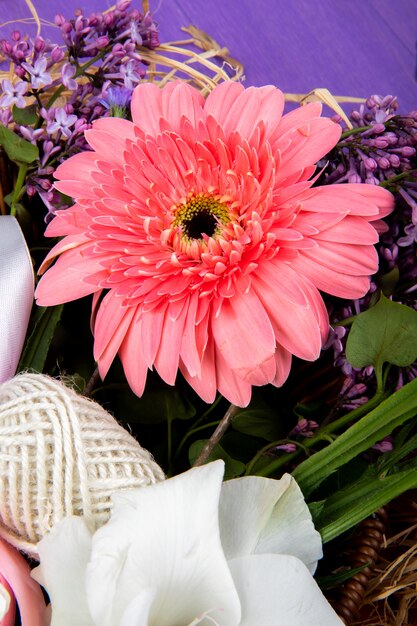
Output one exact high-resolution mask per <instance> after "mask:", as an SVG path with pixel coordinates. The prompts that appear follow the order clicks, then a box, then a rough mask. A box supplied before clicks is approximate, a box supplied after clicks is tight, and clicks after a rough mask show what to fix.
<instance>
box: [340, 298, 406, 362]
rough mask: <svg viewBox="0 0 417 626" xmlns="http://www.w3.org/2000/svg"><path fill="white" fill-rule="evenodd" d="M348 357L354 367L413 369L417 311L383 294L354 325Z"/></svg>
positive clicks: (350, 334) (358, 317)
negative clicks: (409, 367)
mask: <svg viewBox="0 0 417 626" xmlns="http://www.w3.org/2000/svg"><path fill="white" fill-rule="evenodd" d="M346 357H347V359H348V361H349V363H350V364H351V365H352V366H353V367H366V366H367V365H373V366H374V367H375V369H378V368H380V367H382V364H383V363H392V364H393V365H398V366H399V367H405V366H407V365H410V364H411V363H413V361H414V360H415V359H416V357H417V311H414V310H413V309H411V308H409V307H407V306H405V305H404V304H399V303H398V302H392V301H391V300H388V299H387V298H386V297H385V296H384V295H383V294H381V297H380V299H379V301H378V302H377V304H376V305H375V306H373V307H372V308H371V309H369V310H368V311H365V312H364V313H361V314H360V315H358V316H357V317H356V319H355V321H354V322H353V324H352V328H351V330H350V333H349V337H348V340H347V345H346Z"/></svg>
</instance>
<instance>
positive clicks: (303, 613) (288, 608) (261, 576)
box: [229, 554, 343, 626]
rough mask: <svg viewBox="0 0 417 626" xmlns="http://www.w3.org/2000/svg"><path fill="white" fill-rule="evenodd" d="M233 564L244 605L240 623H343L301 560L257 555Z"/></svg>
mask: <svg viewBox="0 0 417 626" xmlns="http://www.w3.org/2000/svg"><path fill="white" fill-rule="evenodd" d="M229 566H230V571H231V572H232V575H233V578H234V581H235V584H236V588H237V590H238V593H239V597H240V602H241V606H242V621H241V622H240V626H259V625H260V624H262V626H277V624H279V626H343V622H342V621H341V620H340V619H339V618H338V616H337V615H336V613H335V612H334V611H333V609H332V608H331V606H330V604H329V603H328V602H327V600H326V598H325V597H324V596H323V594H322V592H321V591H320V589H319V587H318V585H317V583H316V582H315V580H314V578H313V577H312V576H311V574H310V572H309V571H308V569H307V568H306V566H305V565H304V563H302V562H301V561H300V560H299V559H297V558H295V557H293V556H282V555H276V554H256V555H251V556H244V557H240V558H238V559H233V560H232V561H230V562H229Z"/></svg>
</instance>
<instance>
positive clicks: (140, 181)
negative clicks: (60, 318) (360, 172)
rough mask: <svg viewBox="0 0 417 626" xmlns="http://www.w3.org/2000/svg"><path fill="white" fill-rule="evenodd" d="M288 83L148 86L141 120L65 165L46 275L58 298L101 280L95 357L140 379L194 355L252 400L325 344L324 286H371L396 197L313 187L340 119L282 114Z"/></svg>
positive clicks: (186, 363)
mask: <svg viewBox="0 0 417 626" xmlns="http://www.w3.org/2000/svg"><path fill="white" fill-rule="evenodd" d="M283 105H284V97H283V94H282V93H281V91H279V90H278V89H276V88H275V87H272V86H268V87H262V88H259V89H257V88H253V87H251V88H249V89H244V87H243V86H242V85H239V84H236V83H233V82H225V83H223V84H221V85H219V86H218V87H216V88H215V89H214V90H213V91H212V93H211V94H210V95H209V96H208V98H207V99H206V100H204V98H203V97H202V96H201V95H200V93H199V92H198V91H197V90H195V89H193V88H192V87H190V86H188V85H186V84H183V83H178V82H176V83H171V84H168V85H166V86H165V87H164V88H163V89H160V88H158V87H157V86H156V85H153V84H142V85H139V86H138V87H137V88H136V89H135V91H134V93H133V98H132V118H133V122H130V121H127V120H123V119H116V118H115V119H112V118H105V119H102V120H99V121H97V122H95V123H94V126H93V129H91V130H88V131H87V132H86V138H87V141H88V143H89V144H90V146H91V148H92V152H83V153H81V154H77V155H76V156H73V157H72V158H70V159H69V160H68V161H66V162H65V163H63V164H62V165H60V167H59V168H58V169H57V172H56V175H57V178H58V179H60V180H59V182H58V183H56V187H57V188H58V189H59V190H60V191H61V192H63V193H65V194H68V195H70V196H72V197H73V198H75V201H76V203H75V205H74V206H73V207H71V208H70V209H68V210H66V211H61V212H59V213H58V215H57V216H56V217H55V218H54V220H53V221H52V222H51V224H50V225H49V226H48V228H47V231H46V234H47V235H49V236H53V237H55V236H61V235H65V238H64V239H63V240H62V241H61V242H60V243H58V244H57V245H56V246H55V247H54V248H53V250H52V251H51V253H50V254H49V255H48V257H47V259H46V261H45V263H44V266H43V269H44V268H45V267H46V266H47V265H48V264H49V263H50V262H51V261H52V259H54V258H55V257H57V256H59V258H58V260H57V262H56V263H55V265H54V266H53V267H52V268H51V269H49V270H48V272H47V273H46V275H45V276H44V277H43V278H42V280H41V281H40V284H39V286H38V289H37V298H38V302H39V304H42V305H45V306H48V305H52V304H58V303H62V302H67V301H69V300H73V299H75V298H80V297H82V296H85V295H87V294H90V293H94V301H93V329H94V335H95V345H94V355H95V358H96V360H97V361H98V365H99V370H100V374H101V376H102V377H104V376H105V374H106V372H107V371H108V369H109V367H110V365H111V363H112V361H113V359H114V358H115V356H116V354H117V353H119V355H120V358H121V360H122V363H123V366H124V370H125V373H126V376H127V379H128V381H129V384H130V386H131V387H132V389H133V391H134V392H135V393H137V394H138V395H140V394H142V392H143V389H144V386H145V381H146V375H147V371H148V368H152V367H155V369H156V370H157V371H158V373H159V374H160V376H161V377H162V378H163V379H164V380H165V381H166V382H167V383H169V384H171V385H172V384H174V382H175V378H176V374H177V370H178V368H179V369H180V370H181V372H182V373H183V375H184V376H185V378H186V379H187V380H188V382H189V383H190V385H191V386H192V387H193V388H194V389H195V391H196V392H197V393H198V394H199V395H200V396H201V397H202V398H203V399H204V400H205V401H206V402H212V401H213V400H214V397H215V394H216V390H217V389H218V390H219V391H220V392H221V393H222V394H223V395H224V396H225V397H226V398H228V399H229V400H230V401H231V402H233V403H235V404H237V405H239V406H245V405H247V403H248V402H249V400H250V396H251V386H252V385H264V384H266V383H272V384H274V385H277V386H279V385H282V384H283V383H284V381H285V380H286V378H287V376H288V373H289V370H290V365H291V355H292V354H294V355H296V356H297V357H300V358H302V359H306V360H314V359H316V358H317V357H318V356H319V353H320V349H321V346H322V343H323V341H324V340H325V339H326V336H327V333H328V317H327V312H326V308H325V306H324V303H323V300H322V298H321V295H320V293H319V291H318V290H319V289H320V290H322V291H325V292H327V293H330V294H333V295H335V296H339V297H342V298H359V297H360V296H363V295H364V294H365V293H366V291H367V290H368V286H369V278H368V277H369V275H370V274H373V273H374V272H375V271H376V270H377V267H378V260H377V254H376V251H375V248H374V244H375V243H376V242H377V241H378V235H377V231H376V229H375V227H374V226H373V225H372V224H371V223H370V222H374V221H375V220H378V219H379V218H380V217H383V216H385V215H387V214H388V213H389V212H390V211H391V209H392V206H393V201H392V196H391V194H389V193H388V192H387V191H385V190H384V189H382V188H379V187H375V186H373V185H361V184H357V185H356V184H349V185H348V184H344V185H329V186H326V187H312V184H313V182H314V179H312V178H311V177H312V175H313V174H314V171H315V165H314V164H315V163H316V162H317V160H318V159H320V158H321V157H323V155H325V154H326V153H327V152H328V151H329V150H330V149H331V148H332V147H333V146H334V145H335V144H336V143H337V141H338V139H339V137H340V133H341V129H340V126H339V125H337V124H335V123H334V122H332V121H331V120H329V119H324V118H321V117H320V113H321V106H320V104H317V103H312V104H308V105H307V106H304V107H301V108H299V109H297V110H295V111H292V112H291V113H289V114H288V115H285V116H283V117H282V110H283Z"/></svg>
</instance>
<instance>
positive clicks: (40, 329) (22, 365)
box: [17, 304, 64, 372]
mask: <svg viewBox="0 0 417 626" xmlns="http://www.w3.org/2000/svg"><path fill="white" fill-rule="evenodd" d="M63 308H64V306H63V305H62V304H60V305H59V306H53V307H39V308H38V309H37V311H36V313H35V320H34V326H33V330H32V333H31V334H30V336H29V339H28V340H27V342H26V346H25V349H24V351H23V354H22V356H21V358H20V362H19V366H18V370H17V371H18V372H21V371H22V370H27V369H29V370H34V371H35V372H42V371H43V368H44V366H45V361H46V357H47V356H48V351H49V346H50V345H51V341H52V339H53V336H54V333H55V329H56V325H57V324H58V322H59V320H60V318H61V314H62V311H63Z"/></svg>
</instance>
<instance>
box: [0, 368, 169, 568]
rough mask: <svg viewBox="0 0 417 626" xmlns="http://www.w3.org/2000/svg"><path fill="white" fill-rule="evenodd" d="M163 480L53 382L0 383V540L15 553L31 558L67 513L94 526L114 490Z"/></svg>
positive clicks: (87, 406) (110, 424) (95, 413)
mask: <svg viewBox="0 0 417 626" xmlns="http://www.w3.org/2000/svg"><path fill="white" fill-rule="evenodd" d="M163 478H164V474H163V472H162V470H161V468H160V467H159V466H158V465H157V464H156V463H155V461H154V460H153V458H152V456H151V455H150V453H149V452H148V451H147V450H145V449H144V448H142V447H141V446H140V445H139V443H138V442H137V441H136V440H135V439H134V438H133V437H132V436H131V435H130V434H129V433H128V432H127V431H126V430H125V429H124V428H122V427H121V426H120V425H119V424H118V423H117V422H116V420H115V419H114V418H113V417H112V416H111V415H110V414H109V413H107V411H105V410H104V409H103V408H102V407H101V406H100V405H98V404H97V403H95V402H92V401H91V400H88V399H87V398H85V397H83V396H80V395H78V394H77V393H75V392H74V391H73V390H72V389H69V388H68V387H65V386H64V385H63V384H62V383H60V382H59V381H57V380H55V379H53V378H49V377H47V376H44V375H41V374H21V375H18V376H15V377H14V378H13V379H11V380H10V381H8V382H6V383H3V384H1V385H0V536H2V537H4V538H5V539H6V540H7V541H9V542H10V543H11V544H13V545H14V546H16V547H17V548H19V549H20V550H23V551H25V552H26V553H28V554H30V555H31V556H34V557H36V556H37V552H36V544H37V543H38V541H39V540H40V539H41V538H42V537H43V536H44V535H45V534H46V533H47V532H48V531H49V530H50V529H51V528H52V526H53V525H54V524H55V523H56V522H58V521H59V520H60V519H62V518H63V517H65V516H67V515H83V516H84V517H85V519H86V521H87V523H88V524H89V525H90V526H91V528H92V529H95V528H97V527H99V526H101V525H102V524H104V523H105V522H106V521H107V520H108V518H109V515H110V512H111V501H110V495H111V494H112V493H113V492H114V491H115V490H118V489H129V488H132V487H143V486H146V485H149V484H152V483H155V482H157V481H159V480H163Z"/></svg>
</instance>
